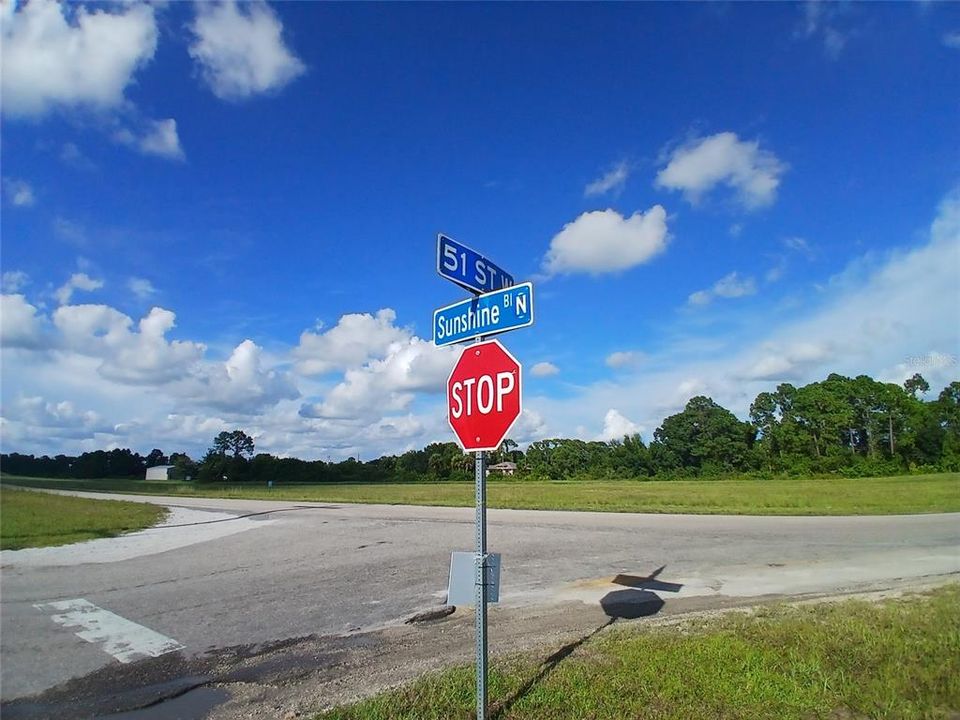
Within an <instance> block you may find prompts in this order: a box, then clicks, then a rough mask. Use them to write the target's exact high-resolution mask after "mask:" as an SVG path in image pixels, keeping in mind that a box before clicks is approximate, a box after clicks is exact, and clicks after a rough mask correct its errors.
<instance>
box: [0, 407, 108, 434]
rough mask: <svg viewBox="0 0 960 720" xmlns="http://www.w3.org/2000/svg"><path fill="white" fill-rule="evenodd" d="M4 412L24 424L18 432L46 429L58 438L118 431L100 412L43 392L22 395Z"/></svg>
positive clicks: (10, 418)
mask: <svg viewBox="0 0 960 720" xmlns="http://www.w3.org/2000/svg"><path fill="white" fill-rule="evenodd" d="M4 412H5V418H4V419H6V420H12V421H14V422H15V423H17V425H19V426H21V427H20V428H18V431H19V432H18V433H17V434H36V433H42V434H44V435H47V436H50V437H52V438H55V439H57V440H70V439H74V440H77V439H84V438H88V437H90V436H92V435H95V434H113V432H114V428H113V427H112V426H111V425H109V424H107V423H106V422H104V420H103V418H102V417H101V416H100V415H99V413H96V412H94V411H93V410H85V411H81V410H77V409H76V407H75V405H74V403H72V402H71V401H69V400H61V401H59V402H50V401H48V400H46V399H44V398H43V397H40V396H31V397H23V396H21V397H18V398H17V399H16V400H15V401H14V402H13V403H10V404H9V405H8V406H7V407H5V408H4ZM22 426H26V427H22Z"/></svg>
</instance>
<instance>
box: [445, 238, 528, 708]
mask: <svg viewBox="0 0 960 720" xmlns="http://www.w3.org/2000/svg"><path fill="white" fill-rule="evenodd" d="M437 272H438V273H439V274H440V276H441V277H443V278H446V279H447V280H450V281H451V282H453V283H455V284H457V285H459V286H460V287H462V288H464V289H465V290H469V291H470V292H472V293H473V294H474V296H475V297H473V298H469V299H467V300H462V301H461V302H459V303H454V304H453V305H448V306H447V307H443V308H440V309H439V310H437V311H435V312H434V314H433V342H434V344H435V345H437V346H441V345H453V344H456V343H459V342H463V341H464V340H469V339H471V338H475V339H476V340H477V344H476V345H473V346H470V347H469V348H467V349H465V350H464V352H463V353H462V354H461V355H460V359H459V360H457V363H456V365H455V366H454V368H453V370H451V371H450V377H449V378H447V421H448V422H449V423H450V427H451V429H452V430H453V432H454V434H455V435H456V436H457V440H459V441H460V446H461V447H462V448H463V449H464V450H465V451H467V452H470V451H473V452H475V453H476V455H475V457H476V460H475V466H474V471H475V478H476V548H475V549H476V552H475V553H474V557H473V561H474V567H473V570H474V595H473V599H474V604H475V607H476V625H477V649H476V651H477V720H486V717H487V602H488V601H489V600H490V597H491V595H492V597H493V602H496V601H497V592H498V589H496V588H495V589H494V590H493V591H491V592H488V589H489V586H490V585H491V584H493V585H494V586H496V585H497V583H498V578H499V567H500V557H499V555H496V554H494V556H493V557H492V558H491V556H489V555H488V554H487V467H486V459H487V458H486V451H487V450H496V449H497V447H499V445H500V443H502V442H503V439H504V438H505V437H506V436H507V433H508V432H509V431H510V428H511V427H513V424H514V423H515V422H516V421H517V419H518V418H519V417H520V413H521V412H522V395H521V391H520V385H521V366H520V363H519V362H517V360H516V358H514V357H513V356H512V355H511V354H510V353H509V351H508V350H507V349H506V348H505V347H503V345H501V344H500V343H499V342H497V341H496V340H491V341H488V342H484V341H483V336H484V335H490V334H494V333H501V332H506V331H507V330H515V329H517V328H521V327H527V326H528V325H530V324H532V323H533V285H532V284H531V283H523V284H522V285H519V286H516V287H514V284H513V276H512V275H510V274H508V273H507V272H505V271H504V270H503V269H502V268H501V267H500V266H498V265H496V264H495V263H493V262H491V261H490V260H489V259H488V258H485V257H484V256H482V255H481V254H480V253H478V252H476V251H475V250H471V249H470V248H468V247H467V246H466V245H462V244H460V243H458V242H457V241H455V240H453V239H451V238H449V237H447V236H446V235H444V234H442V233H441V234H439V235H438V236H437ZM458 555H460V553H454V554H453V555H452V556H451V559H450V583H449V591H448V593H447V599H448V600H449V599H450V596H451V593H453V592H454V589H456V588H457V587H458V586H457V585H456V584H455V580H454V569H455V568H456V567H457V566H458V565H459V562H460V561H459V560H458ZM463 555H466V553H463ZM463 560H464V561H467V560H468V558H463ZM464 571H465V574H466V573H467V572H469V565H467V566H466V567H465V568H464ZM458 573H459V571H458ZM492 574H493V575H496V578H497V579H495V580H491V579H490V576H491V575H492ZM458 576H459V575H458ZM466 577H467V578H469V575H468V574H467V575H466ZM465 579H466V578H465ZM469 587H470V586H469V580H467V581H466V582H464V586H463V594H464V595H466V594H467V593H469ZM459 592H460V591H459V590H457V594H458V596H459Z"/></svg>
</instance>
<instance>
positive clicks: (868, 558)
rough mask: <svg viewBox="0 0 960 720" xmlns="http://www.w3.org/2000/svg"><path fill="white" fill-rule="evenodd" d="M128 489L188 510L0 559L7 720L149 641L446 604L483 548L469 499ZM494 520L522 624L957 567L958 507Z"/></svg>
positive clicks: (504, 583)
mask: <svg viewBox="0 0 960 720" xmlns="http://www.w3.org/2000/svg"><path fill="white" fill-rule="evenodd" d="M129 499H135V500H141V501H145V500H146V501H149V502H157V503H161V504H166V505H171V506H175V507H176V508H179V509H178V510H177V511H176V513H175V515H174V516H173V517H172V518H171V520H169V521H168V523H172V524H169V525H168V526H167V527H163V528H158V529H154V530H151V531H148V532H147V533H145V534H143V535H141V536H138V537H133V536H130V537H126V538H120V539H114V540H101V541H94V542H93V543H87V544H84V545H80V546H77V545H75V546H67V547H64V548H51V549H45V550H27V551H16V552H9V551H5V552H3V553H2V554H0V581H2V595H0V600H2V610H0V659H2V662H0V697H2V700H3V701H4V703H5V704H6V705H5V707H4V711H5V713H6V712H10V713H11V715H10V716H11V717H17V716H19V715H22V716H24V717H27V716H31V715H30V712H27V711H25V710H24V708H27V709H28V710H29V708H30V707H33V709H34V710H36V707H37V706H30V705H29V704H26V703H24V701H22V700H21V701H20V702H19V703H13V704H12V705H11V704H10V701H12V700H14V699H16V698H24V697H26V696H33V695H37V694H39V693H43V692H44V691H47V690H49V689H50V688H54V687H55V686H58V685H61V684H62V683H65V682H66V681H68V680H70V679H71V678H80V677H83V676H88V675H91V674H94V675H97V674H98V673H99V675H97V676H98V677H100V678H104V677H111V675H110V673H118V672H120V671H121V670H123V671H124V672H127V671H129V670H130V668H137V667H139V666H140V665H141V664H142V666H143V667H144V668H152V667H154V666H155V665H156V664H157V663H159V662H161V661H160V660H149V661H141V660H138V658H139V657H141V656H144V654H145V653H149V652H153V651H155V652H156V654H164V653H166V654H168V655H170V656H175V657H177V658H178V662H179V666H178V667H181V668H182V670H177V669H176V668H175V667H172V666H171V665H170V664H169V663H168V664H167V665H166V666H164V670H163V672H164V675H163V677H164V678H165V679H167V680H169V679H170V678H171V677H172V676H176V674H177V673H178V672H184V673H186V672H188V670H189V667H190V665H189V661H190V660H191V659H192V658H203V657H206V656H211V655H212V654H215V653H217V652H218V651H219V650H222V649H224V648H238V647H251V646H254V645H258V644H263V643H275V642H276V641H285V640H287V639H290V638H301V637H304V636H314V637H320V636H324V637H326V636H344V637H347V638H350V637H361V636H365V635H366V634H368V633H371V632H376V631H378V630H382V629H384V628H390V627H392V626H395V625H397V624H398V623H400V622H402V621H403V620H404V619H406V618H408V617H409V616H411V615H413V614H414V613H417V612H421V611H424V610H428V609H431V608H436V607H438V606H440V605H442V604H443V603H444V602H445V597H446V582H447V570H448V566H449V558H450V552H451V551H452V550H470V549H471V548H472V543H473V511H472V509H469V508H423V507H407V506H402V507H401V506H378V505H331V504H319V503H302V504H298V503H277V502H268V501H246V500H243V501H241V500H213V499H198V500H187V499H183V498H143V497H133V498H129ZM186 508H189V510H188V509H186ZM198 511H199V512H198ZM254 513H255V514H254ZM251 514H253V515H251ZM244 515H250V516H249V517H242V516H244ZM488 523H489V546H490V550H491V551H494V552H500V553H502V556H503V572H502V579H501V604H500V606H499V608H498V612H504V613H506V612H508V611H509V612H512V613H513V614H512V617H514V618H515V619H516V618H523V617H524V616H525V615H529V616H531V617H532V616H534V615H536V616H538V617H541V618H542V617H546V615H545V613H546V614H547V615H548V614H549V609H550V608H551V607H554V606H557V607H559V606H566V607H570V606H571V603H573V604H575V605H576V604H582V605H583V606H584V607H596V606H597V605H598V604H599V602H600V600H601V599H602V598H603V597H604V596H605V595H606V594H607V593H609V592H610V591H611V590H616V589H617V588H618V587H620V588H621V589H622V584H621V585H616V584H612V583H611V580H612V579H613V578H614V577H615V576H617V575H622V576H627V577H628V579H629V578H632V579H633V584H632V587H635V588H643V589H645V590H646V591H649V592H652V593H654V594H655V595H656V596H657V597H659V598H661V599H662V600H663V601H664V602H665V603H666V607H667V608H669V607H671V604H679V603H682V602H683V601H691V599H699V606H701V607H709V606H711V604H715V605H717V606H721V605H724V604H730V602H731V600H733V599H736V600H738V601H739V600H743V601H749V600H750V599H751V598H760V597H769V596H807V595H816V594H836V593H842V592H851V591H855V590H857V589H863V588H882V587H884V586H887V585H893V584H898V585H899V586H901V587H902V586H903V585H904V584H905V583H906V584H907V585H909V584H910V583H911V582H912V581H916V582H917V583H922V582H928V581H930V580H931V579H943V578H947V577H949V576H951V575H952V576H956V575H957V574H960V515H957V514H940V515H914V516H892V517H823V518H808V517H803V518H800V517H797V518H784V517H776V518H766V517H739V516H682V515H642V514H611V513H573V512H545V511H522V510H492V511H489V514H488ZM644 578H646V579H644ZM90 608H93V610H90ZM78 618H79V619H78ZM125 633H126V634H125ZM151 648H152V649H153V650H152V651H151ZM171 653H172V655H171ZM234 656H237V657H239V655H237V654H236V653H234ZM234 656H231V657H234ZM118 658H120V659H118ZM122 661H126V662H122ZM150 663H153V665H151V664H150ZM121 666H122V667H121ZM51 692H52V691H51ZM142 700H143V699H142V698H140V700H139V701H138V703H139V704H144V703H143V702H142ZM118 702H119V701H118ZM121 706H122V703H119V704H118V705H117V707H116V708H114V709H118V708H120V707H121ZM58 712H59V711H58ZM78 712H79V711H78ZM41 715H42V713H40V715H37V716H41ZM80 715H81V716H82V713H80Z"/></svg>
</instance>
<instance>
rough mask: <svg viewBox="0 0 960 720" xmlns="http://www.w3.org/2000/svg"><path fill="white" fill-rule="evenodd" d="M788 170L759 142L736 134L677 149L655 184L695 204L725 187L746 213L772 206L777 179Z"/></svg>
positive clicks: (692, 142) (697, 142) (700, 139)
mask: <svg viewBox="0 0 960 720" xmlns="http://www.w3.org/2000/svg"><path fill="white" fill-rule="evenodd" d="M786 169H787V166H786V164H784V163H783V162H781V161H780V159H779V158H777V156H776V155H774V154H773V153H772V152H769V151H767V150H762V149H761V148H760V143H759V141H756V140H755V141H752V142H751V141H746V140H740V138H738V137H737V135H736V133H732V132H722V133H717V134H716V135H711V136H709V137H706V138H695V139H693V140H691V141H690V142H688V143H686V144H684V145H682V146H680V147H678V148H676V149H675V150H674V151H673V153H672V154H671V155H670V160H669V162H668V163H667V165H666V167H664V168H663V169H662V170H661V171H660V172H659V173H657V179H656V184H657V186H658V187H662V188H667V189H669V190H680V191H682V192H683V194H684V197H685V198H686V199H687V201H689V202H691V203H694V204H696V203H697V202H699V201H700V199H701V198H702V197H703V196H704V195H705V194H707V193H709V192H710V191H711V190H713V189H714V188H715V187H717V186H718V185H726V186H727V187H729V188H730V189H731V190H733V191H734V192H735V193H736V198H737V200H738V201H739V202H740V203H741V204H742V205H743V206H744V207H745V208H747V209H748V210H751V209H755V208H759V207H763V206H765V205H771V204H772V203H773V201H774V200H775V199H776V196H777V188H778V187H779V185H780V177H781V176H782V175H783V173H784V172H785V171H786Z"/></svg>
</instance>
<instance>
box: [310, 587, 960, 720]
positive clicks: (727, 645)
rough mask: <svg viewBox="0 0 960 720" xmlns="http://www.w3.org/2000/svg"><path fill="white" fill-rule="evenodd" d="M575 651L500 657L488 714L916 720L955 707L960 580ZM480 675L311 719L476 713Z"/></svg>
mask: <svg viewBox="0 0 960 720" xmlns="http://www.w3.org/2000/svg"><path fill="white" fill-rule="evenodd" d="M571 647H572V646H566V648H561V650H560V651H558V652H556V653H554V655H553V658H554V659H553V660H551V659H550V657H549V656H543V655H536V656H534V655H529V654H527V655H516V656H511V657H508V658H504V659H498V660H495V661H494V663H493V666H492V669H491V672H490V676H489V677H490V683H489V688H490V706H491V711H492V712H491V717H492V718H498V719H506V718H511V719H517V720H519V719H524V718H536V719H538V720H539V719H540V718H559V719H562V718H570V719H571V720H572V719H575V718H576V719H579V718H594V719H600V718H610V719H611V720H612V719H615V718H643V719H651V720H652V719H656V720H668V719H674V718H675V719H677V720H687V719H689V718H725V719H727V720H755V719H759V718H778V719H780V718H797V719H798V720H799V719H803V720H807V719H810V718H830V719H831V720H841V719H844V720H845V719H850V720H853V719H854V718H896V719H897V720H901V719H902V720H908V719H910V718H955V717H957V716H958V712H960V585H951V586H948V587H946V588H941V589H938V590H935V591H932V592H930V593H925V594H923V595H920V596H915V597H912V598H907V599H898V600H887V601H884V602H883V603H879V604H875V603H869V602H865V601H856V600H848V601H844V602H840V603H819V604H815V605H804V606H799V607H796V606H788V605H781V606H775V607H771V608H766V609H761V610H759V611H757V612H756V613H754V614H749V615H743V614H740V613H736V614H728V615H725V616H721V617H719V618H716V617H715V618H712V619H700V620H689V621H681V623H680V624H678V625H673V626H660V627H644V625H643V624H642V623H634V624H630V625H627V626H621V627H619V628H617V627H615V628H612V629H611V630H610V631H608V632H605V633H601V634H599V635H597V636H595V637H594V638H592V639H589V640H587V641H586V642H584V643H583V644H582V645H580V646H579V647H576V648H574V649H573V650H572V652H570V653H569V655H567V654H565V653H566V652H567V650H568V649H569V648H571ZM544 657H546V659H544ZM556 658H560V659H559V660H557V659H556ZM473 683H474V671H473V666H461V667H457V668H454V669H451V670H447V671H442V672H439V673H434V674H430V675H426V676H424V677H423V678H421V679H420V680H418V681H416V682H414V683H412V684H410V685H407V686H404V687H401V688H399V689H396V690H392V691H388V692H386V693H383V694H381V695H377V696H374V697H372V698H369V699H367V700H363V701H360V702H359V703H356V704H354V705H348V706H343V707H339V708H334V709H332V710H329V711H327V712H325V713H321V714H320V715H317V716H316V718H317V720H391V719H395V718H418V720H419V719H423V720H428V719H431V718H435V719H436V720H446V719H448V718H470V717H473V716H474V713H473V706H474V691H473Z"/></svg>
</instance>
